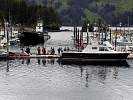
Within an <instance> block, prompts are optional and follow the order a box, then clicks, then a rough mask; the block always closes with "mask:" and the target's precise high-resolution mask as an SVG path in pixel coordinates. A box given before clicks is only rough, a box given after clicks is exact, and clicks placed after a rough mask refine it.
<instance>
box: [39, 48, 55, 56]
mask: <svg viewBox="0 0 133 100" xmlns="http://www.w3.org/2000/svg"><path fill="white" fill-rule="evenodd" d="M37 52H38V55H40V54H43V55H46V54H50V55H54V54H55V49H54V47H51V50H47V52H46V49H45V48H44V47H42V48H41V47H38V48H37Z"/></svg>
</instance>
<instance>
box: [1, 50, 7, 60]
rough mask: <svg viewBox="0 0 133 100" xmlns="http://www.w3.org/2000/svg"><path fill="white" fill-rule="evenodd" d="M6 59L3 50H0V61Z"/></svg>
mask: <svg viewBox="0 0 133 100" xmlns="http://www.w3.org/2000/svg"><path fill="white" fill-rule="evenodd" d="M6 58H7V52H6V51H5V50H3V49H0V60H5V59H6Z"/></svg>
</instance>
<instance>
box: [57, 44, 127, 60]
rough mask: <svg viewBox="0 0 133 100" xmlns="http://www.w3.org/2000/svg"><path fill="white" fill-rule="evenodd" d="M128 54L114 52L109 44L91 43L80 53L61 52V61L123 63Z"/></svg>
mask: <svg viewBox="0 0 133 100" xmlns="http://www.w3.org/2000/svg"><path fill="white" fill-rule="evenodd" d="M128 55H129V53H126V52H118V51H114V49H113V48H112V47H111V45H109V42H105V43H103V44H100V43H96V42H94V43H92V44H90V45H87V46H86V48H85V49H84V50H83V51H82V52H63V53H62V56H61V59H60V60H61V61H70V62H74V61H100V62H101V61H103V62H104V61H123V60H126V59H127V56H128Z"/></svg>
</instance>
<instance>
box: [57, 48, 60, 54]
mask: <svg viewBox="0 0 133 100" xmlns="http://www.w3.org/2000/svg"><path fill="white" fill-rule="evenodd" d="M57 50H58V54H59V55H60V47H59V48H58V49H57Z"/></svg>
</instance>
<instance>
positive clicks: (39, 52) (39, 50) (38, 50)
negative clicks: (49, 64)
mask: <svg viewBox="0 0 133 100" xmlns="http://www.w3.org/2000/svg"><path fill="white" fill-rule="evenodd" d="M37 52H38V55H40V54H41V48H40V47H38V48H37Z"/></svg>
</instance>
